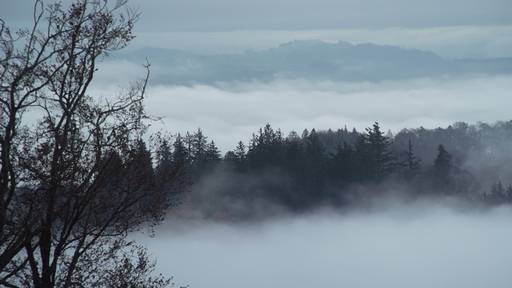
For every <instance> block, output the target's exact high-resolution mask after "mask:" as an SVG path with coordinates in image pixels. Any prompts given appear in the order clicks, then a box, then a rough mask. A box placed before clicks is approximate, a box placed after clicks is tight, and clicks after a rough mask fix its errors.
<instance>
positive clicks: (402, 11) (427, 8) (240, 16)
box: [0, 0, 512, 32]
mask: <svg viewBox="0 0 512 288" xmlns="http://www.w3.org/2000/svg"><path fill="white" fill-rule="evenodd" d="M66 1H68V0H66ZM48 2H51V1H48ZM32 3H33V1H29V0H24V1H14V0H0V7H1V9H0V16H1V17H2V18H7V19H8V20H9V21H23V20H27V19H28V20H29V19H30V13H27V10H29V9H31V5H32ZM130 5H131V6H133V7H136V8H140V10H141V11H142V12H143V18H142V19H141V21H140V23H139V26H138V28H137V29H138V30H139V31H145V32H169V31H183V30H186V31H225V30H247V29H258V30H294V29H298V30H304V29H306V30H308V29H339V28H376V27H378V28H383V27H435V26H454V25H457V26H458V25H504V24H512V17H510V11H511V10H512V2H511V1H510V0H487V1H482V0H450V1H446V0H429V1H426V0H388V1H382V0H363V1H362V0H257V1H256V0H131V1H130Z"/></svg>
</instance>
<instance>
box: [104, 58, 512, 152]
mask: <svg viewBox="0 0 512 288" xmlns="http://www.w3.org/2000/svg"><path fill="white" fill-rule="evenodd" d="M127 65H128V64H127ZM123 69H126V70H128V71H133V69H132V70H130V69H127V68H126V67H124V68H123ZM106 74H107V73H106ZM134 74H135V73H134ZM115 75H116V73H114V72H113V71H112V70H111V71H109V73H108V75H105V77H103V76H101V77H99V79H102V81H101V83H97V87H96V88H95V92H94V93H99V94H103V95H108V94H109V93H114V92H113V91H115V89H117V86H109V85H107V83H112V82H116V79H117V78H116V76H115ZM509 91H512V76H499V77H491V76H481V77H480V76H473V77H464V78H436V79H416V80H411V81H399V82H380V83H369V82H368V83H367V82H363V83H334V82H312V81H308V80H304V81H286V82H273V83H269V84H261V83H241V84H237V85H232V84H230V85H229V86H226V87H222V86H220V87H213V86H192V87H185V86H152V87H150V89H149V91H148V95H147V99H146V107H147V109H148V111H149V112H150V113H151V114H152V115H155V116H159V117H162V120H161V121H157V122H154V123H153V124H152V126H153V128H152V129H155V130H158V129H165V130H169V131H173V132H178V131H182V132H183V131H186V130H196V129H197V128H198V127H201V128H202V129H203V131H204V132H205V133H206V135H208V136H210V137H211V138H212V139H214V140H215V141H216V142H217V144H218V145H219V146H220V148H221V149H222V150H223V151H224V152H225V151H226V150H228V149H232V148H233V147H234V145H235V143H236V142H237V141H238V140H244V141H247V140H249V138H250V136H251V133H253V132H255V131H257V129H258V128H259V127H261V126H263V125H265V123H267V122H269V123H271V124H272V125H273V126H274V127H277V128H281V129H282V130H283V132H284V133H285V135H286V134H287V133H288V132H289V131H291V130H293V129H297V130H299V132H301V129H304V128H307V129H311V128H316V129H328V128H333V129H336V128H342V127H344V126H345V125H347V127H348V128H349V129H350V128H351V127H356V128H357V129H364V128H365V127H367V126H368V125H370V124H371V123H372V122H373V121H380V122H381V124H382V126H383V127H384V128H385V129H391V130H392V131H398V130H400V129H402V128H417V127H420V126H423V127H425V128H435V127H438V126H447V125H450V124H452V123H453V122H455V121H467V122H471V123H475V122H478V121H485V122H494V121H498V120H510V117H511V116H510V109H509V107H510V105H509V104H510V93H509Z"/></svg>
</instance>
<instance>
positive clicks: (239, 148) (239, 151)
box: [234, 141, 246, 162]
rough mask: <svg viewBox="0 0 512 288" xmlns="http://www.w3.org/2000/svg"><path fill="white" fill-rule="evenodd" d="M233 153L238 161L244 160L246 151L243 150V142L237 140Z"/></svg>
mask: <svg viewBox="0 0 512 288" xmlns="http://www.w3.org/2000/svg"><path fill="white" fill-rule="evenodd" d="M234 153H235V157H236V159H237V160H238V161H240V162H243V161H245V157H246V154H245V153H246V152H245V145H244V142H242V141H238V144H237V145H236V148H235V151H234Z"/></svg>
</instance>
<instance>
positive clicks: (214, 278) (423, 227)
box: [135, 203, 512, 288]
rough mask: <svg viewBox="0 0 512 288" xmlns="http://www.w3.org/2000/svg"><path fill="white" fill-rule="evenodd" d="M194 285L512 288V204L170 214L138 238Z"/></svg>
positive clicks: (161, 264)
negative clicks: (254, 218)
mask: <svg viewBox="0 0 512 288" xmlns="http://www.w3.org/2000/svg"><path fill="white" fill-rule="evenodd" d="M135 238H136V239H137V240H138V241H140V242H141V243H142V244H145V245H146V246H147V247H148V248H149V251H150V253H151V254H152V256H153V257H154V258H156V260H157V270H158V272H161V273H164V274H166V275H170V276H174V280H175V281H176V283H177V284H178V285H190V287H191V288H221V287H222V288H239V287H245V288H261V287H294V288H303V287H304V288H305V287H308V288H310V287H361V288H370V287H372V288H374V287H390V288H410V287H415V288H422V287H425V288H436V287H439V288H441V287H450V288H456V287H461V288H462V287H463V288H477V287H478V288H488V287H493V288H500V287H503V288H510V287H512V273H511V272H512V249H511V248H512V208H510V207H500V208H495V209H491V210H489V209H486V210H482V209H471V208H465V209H454V208H453V207H448V206H446V205H438V204H432V203H428V204H417V203H416V204H399V205H391V206H388V207H386V208H382V209H373V210H372V211H370V212H369V211H366V212H361V211H359V212H350V213H343V214H341V213H334V212H332V211H331V212H329V211H324V212H318V213H311V214H308V215H303V216H288V217H282V218H279V219H274V220H265V221H263V222H257V223H238V224H227V223H218V222H205V221H184V220H176V219H173V217H168V219H167V220H166V221H165V223H163V224H162V225H161V226H159V227H158V228H157V231H156V234H155V235H154V237H149V236H147V235H146V234H138V235H135Z"/></svg>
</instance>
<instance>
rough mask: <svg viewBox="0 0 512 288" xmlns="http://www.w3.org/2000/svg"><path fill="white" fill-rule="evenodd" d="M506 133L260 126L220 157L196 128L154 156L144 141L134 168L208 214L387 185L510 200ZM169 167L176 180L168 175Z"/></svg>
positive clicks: (472, 128)
mask: <svg viewBox="0 0 512 288" xmlns="http://www.w3.org/2000/svg"><path fill="white" fill-rule="evenodd" d="M510 141H512V122H498V123H496V124H493V125H489V124H485V123H479V124H475V125H468V124H466V123H455V124H453V125H450V126H449V127H446V128H437V129H425V128H418V129H404V130H402V131H400V132H399V133H397V134H396V135H393V134H392V133H391V132H390V131H388V132H386V133H385V132H384V131H383V129H382V128H381V127H380V125H379V123H377V122H376V123H374V124H373V125H372V126H371V127H369V128H366V129H365V131H357V130H356V129H351V130H350V129H347V128H346V127H344V128H340V129H337V130H331V129H329V130H325V131H317V130H315V129H312V130H307V129H305V130H304V131H302V133H300V134H299V133H297V132H294V131H292V132H290V133H289V134H288V135H286V136H285V135H283V133H282V132H281V130H280V129H274V128H272V127H271V125H270V124H267V125H265V126H264V127H262V128H261V129H259V130H258V131H256V132H255V133H254V134H252V137H251V138H250V140H249V141H246V142H244V141H239V142H238V143H237V144H236V145H234V146H235V147H234V149H233V150H230V151H227V152H226V153H225V154H224V156H221V153H220V151H219V149H218V148H217V147H216V145H215V142H214V141H213V140H211V139H209V138H208V137H207V136H206V135H205V134H204V133H203V131H202V130H201V129H198V130H197V131H195V132H192V133H190V132H187V133H186V134H185V135H181V134H176V135H165V134H161V133H159V134H156V135H154V136H153V137H151V140H150V141H149V142H150V143H151V144H150V145H148V146H151V147H152V149H154V153H153V154H152V153H151V152H150V149H149V148H148V147H146V144H145V143H144V142H142V141H141V142H140V144H139V145H138V146H137V147H135V150H134V151H133V153H135V154H139V155H143V156H141V157H139V158H140V162H139V164H138V165H137V169H141V170H144V171H140V173H142V174H144V175H150V176H148V177H144V179H147V181H148V183H147V185H149V186H150V187H154V189H158V190H161V189H164V190H166V191H168V193H171V195H173V196H174V197H175V198H174V199H176V200H178V201H175V203H174V205H177V206H180V205H181V204H183V203H186V204H188V205H187V209H192V210H194V209H200V210H201V212H202V213H203V212H204V213H206V215H210V216H214V215H225V214H230V213H234V214H235V215H237V216H248V217H251V216H252V215H253V213H256V210H258V211H259V210H261V209H267V208H268V209H269V211H270V210H272V209H273V208H275V207H279V208H280V209H285V210H287V211H292V212H300V211H306V210H309V209H313V208H315V207H320V206H323V205H328V206H334V207H339V208H343V207H347V206H351V205H357V203H358V202H360V201H363V200H365V199H368V198H372V199H375V198H377V199H378V197H380V196H384V195H385V194H386V193H387V192H389V191H400V194H402V196H406V197H412V198H416V197H424V196H426V197H437V196H441V197H445V196H449V197H457V198H462V199H464V200H469V201H474V202H476V203H485V204H502V203H508V202H510V201H511V200H512V186H510V182H509V179H510V178H507V175H509V174H508V173H510V171H508V170H507V169H508V168H507V166H506V165H507V163H508V162H507V159H508V158H509V156H508V155H509V154H507V153H508V151H509V149H510V148H509V143H510ZM485 167H488V169H487V170H490V171H493V172H492V173H488V172H487V170H486V168H485ZM476 168H478V169H476ZM496 171H500V172H499V173H497V172H496ZM176 175H179V176H180V177H179V179H181V181H170V179H175V178H176V177H175V176H176ZM139 179H140V178H139ZM167 179H169V180H167ZM167 182H168V183H172V184H169V185H166V183H167ZM198 190H201V192H197V191H198ZM180 203H181V204H180Z"/></svg>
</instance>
